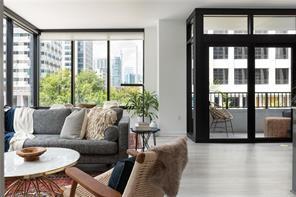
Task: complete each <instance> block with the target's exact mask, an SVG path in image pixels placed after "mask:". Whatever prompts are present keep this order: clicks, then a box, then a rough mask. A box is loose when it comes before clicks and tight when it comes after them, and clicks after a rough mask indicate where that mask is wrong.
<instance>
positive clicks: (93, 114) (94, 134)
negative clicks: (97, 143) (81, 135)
mask: <svg viewBox="0 0 296 197" xmlns="http://www.w3.org/2000/svg"><path fill="white" fill-rule="evenodd" d="M87 119H88V121H87V129H86V136H85V137H86V139H92V140H102V139H104V132H105V129H106V128H107V127H110V126H112V125H113V124H114V123H115V122H116V120H117V115H116V112H115V111H114V110H112V109H103V108H101V107H93V108H92V109H91V110H90V112H89V113H88V118H87Z"/></svg>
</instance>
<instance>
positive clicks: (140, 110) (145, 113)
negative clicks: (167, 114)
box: [126, 90, 159, 123]
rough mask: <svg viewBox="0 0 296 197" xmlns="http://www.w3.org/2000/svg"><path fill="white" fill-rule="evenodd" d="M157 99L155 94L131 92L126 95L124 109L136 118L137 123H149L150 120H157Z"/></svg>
mask: <svg viewBox="0 0 296 197" xmlns="http://www.w3.org/2000/svg"><path fill="white" fill-rule="evenodd" d="M158 105H159V103H158V98H157V95H156V93H155V92H151V91H146V90H144V93H143V92H131V93H130V94H129V95H128V101H127V104H126V108H127V110H128V112H129V113H131V115H132V116H133V117H137V118H138V122H143V118H144V122H147V123H150V122H151V121H152V120H154V119H156V118H158V115H157V111H158Z"/></svg>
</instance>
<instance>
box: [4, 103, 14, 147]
mask: <svg viewBox="0 0 296 197" xmlns="http://www.w3.org/2000/svg"><path fill="white" fill-rule="evenodd" d="M14 112H15V108H10V109H9V110H8V111H6V112H5V135H4V145H5V152H7V151H8V149H9V142H10V140H11V138H12V137H13V135H14V128H13V121H14Z"/></svg>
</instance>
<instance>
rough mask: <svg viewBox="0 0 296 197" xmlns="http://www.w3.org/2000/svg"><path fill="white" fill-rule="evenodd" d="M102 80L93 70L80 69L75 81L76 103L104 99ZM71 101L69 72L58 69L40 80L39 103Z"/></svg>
mask: <svg viewBox="0 0 296 197" xmlns="http://www.w3.org/2000/svg"><path fill="white" fill-rule="evenodd" d="M106 98H107V97H106V91H105V89H104V81H103V79H101V78H100V77H99V76H97V74H96V73H95V72H94V71H81V72H79V74H78V75H77V77H76V81H75V99H76V103H95V104H102V103H103V101H105V100H106ZM65 103H71V72H70V70H69V69H60V70H58V71H57V72H54V73H49V74H47V75H46V76H45V77H44V78H42V79H41V81H40V105H41V106H50V105H52V104H65Z"/></svg>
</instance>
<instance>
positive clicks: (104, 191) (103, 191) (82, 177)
mask: <svg viewBox="0 0 296 197" xmlns="http://www.w3.org/2000/svg"><path fill="white" fill-rule="evenodd" d="M65 172H66V174H67V175H68V176H69V177H71V178H72V179H73V183H72V186H71V193H70V197H75V190H76V187H77V184H80V185H81V186H82V187H84V188H85V189H86V190H88V191H89V192H90V193H92V194H93V195H94V196H96V197H121V194H120V193H119V192H118V191H116V190H114V189H112V188H111V187H108V186H106V185H104V184H102V183H100V182H99V181H97V180H96V179H94V178H93V177H91V176H90V175H88V174H86V173H85V172H83V171H81V170H79V169H78V168H75V167H70V168H66V170H65Z"/></svg>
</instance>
